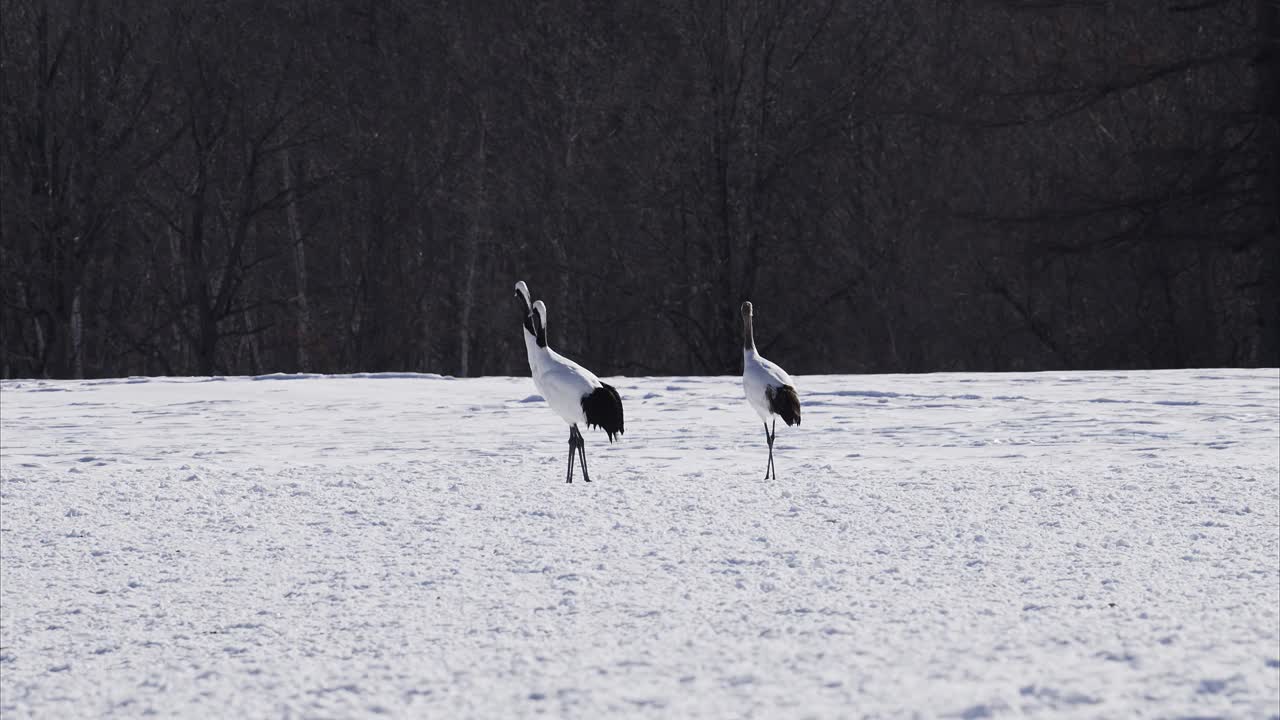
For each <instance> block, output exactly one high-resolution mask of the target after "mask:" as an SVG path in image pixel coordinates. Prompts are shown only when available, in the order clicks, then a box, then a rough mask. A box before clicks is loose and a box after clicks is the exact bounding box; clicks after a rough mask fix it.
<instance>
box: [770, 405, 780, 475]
mask: <svg viewBox="0 0 1280 720" xmlns="http://www.w3.org/2000/svg"><path fill="white" fill-rule="evenodd" d="M777 439H778V419H777V418H774V419H773V432H771V433H769V469H770V470H773V479H774V480H777V479H778V466H777V465H775V464H774V462H773V441H774V440H777Z"/></svg>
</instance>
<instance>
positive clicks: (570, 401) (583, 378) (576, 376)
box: [529, 300, 603, 425]
mask: <svg viewBox="0 0 1280 720" xmlns="http://www.w3.org/2000/svg"><path fill="white" fill-rule="evenodd" d="M533 311H534V312H535V313H537V316H538V322H539V323H541V325H542V327H543V328H544V329H545V328H546V327H547V306H546V304H545V303H543V302H542V301H541V300H539V301H537V302H536V303H534V304H533ZM532 352H533V359H532V360H531V361H530V362H529V370H530V371H531V372H532V374H533V384H534V386H535V387H537V388H538V392H539V393H540V394H541V395H542V397H543V399H545V400H546V401H547V404H548V405H550V406H551V409H552V410H553V411H555V414H557V415H559V416H560V418H561V419H562V420H564V421H565V422H567V423H569V424H570V425H585V424H587V415H586V412H585V411H584V410H583V409H582V398H584V397H586V396H588V395H590V394H591V393H593V392H595V390H596V388H599V387H602V386H603V383H601V382H600V378H598V377H596V376H595V374H594V373H592V372H591V371H590V370H588V369H586V368H584V367H582V366H581V365H579V364H578V363H576V362H574V361H572V360H570V359H569V358H567V357H565V356H563V355H561V354H560V353H558V352H556V351H555V350H552V349H551V348H550V347H538V345H537V342H536V340H535V342H534V345H533V350H532Z"/></svg>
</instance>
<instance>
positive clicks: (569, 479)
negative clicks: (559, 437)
mask: <svg viewBox="0 0 1280 720" xmlns="http://www.w3.org/2000/svg"><path fill="white" fill-rule="evenodd" d="M576 432H577V430H576V428H574V427H572V426H571V427H570V428H569V472H567V473H565V476H564V481H565V482H567V483H571V482H573V453H574V452H575V451H576V450H577V447H576V443H574V439H573V436H574V435H575V434H576Z"/></svg>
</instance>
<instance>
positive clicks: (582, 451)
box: [575, 426, 591, 482]
mask: <svg viewBox="0 0 1280 720" xmlns="http://www.w3.org/2000/svg"><path fill="white" fill-rule="evenodd" d="M575 427H576V426H575ZM578 454H579V455H580V456H581V459H582V479H583V481H585V482H591V476H590V475H588V474H587V441H586V440H584V439H583V438H582V431H581V430H579V431H578Z"/></svg>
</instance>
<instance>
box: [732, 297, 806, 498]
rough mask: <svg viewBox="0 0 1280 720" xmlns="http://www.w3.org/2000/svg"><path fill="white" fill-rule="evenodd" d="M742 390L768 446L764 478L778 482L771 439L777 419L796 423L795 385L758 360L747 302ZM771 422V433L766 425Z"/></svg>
mask: <svg viewBox="0 0 1280 720" xmlns="http://www.w3.org/2000/svg"><path fill="white" fill-rule="evenodd" d="M742 390H743V392H745V393H746V394H747V403H748V404H750V405H751V409H752V410H755V411H756V414H757V415H759V416H760V419H761V420H762V421H764V437H765V440H766V441H768V443H769V464H768V465H766V466H765V470H764V479H765V480H768V479H769V472H770V471H772V472H773V479H774V480H777V479H778V471H777V469H776V468H774V466H773V439H774V438H775V437H777V436H778V418H779V417H781V418H782V421H783V422H785V423H786V424H787V425H788V426H791V425H799V424H800V397H799V396H798V395H796V386H795V383H793V382H792V381H791V376H790V375H788V374H787V371H786V370H783V369H782V368H780V367H778V366H777V365H776V364H774V363H772V362H769V361H768V360H765V359H764V358H763V357H760V353H759V352H757V351H756V341H755V338H754V337H753V336H752V333H751V303H750V302H744V303H742ZM771 421H772V423H773V430H772V431H770V429H769V424H770V422H771Z"/></svg>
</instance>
